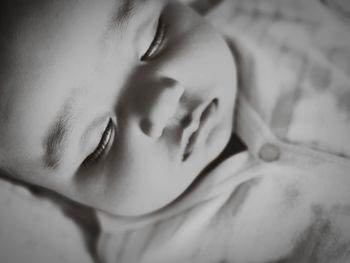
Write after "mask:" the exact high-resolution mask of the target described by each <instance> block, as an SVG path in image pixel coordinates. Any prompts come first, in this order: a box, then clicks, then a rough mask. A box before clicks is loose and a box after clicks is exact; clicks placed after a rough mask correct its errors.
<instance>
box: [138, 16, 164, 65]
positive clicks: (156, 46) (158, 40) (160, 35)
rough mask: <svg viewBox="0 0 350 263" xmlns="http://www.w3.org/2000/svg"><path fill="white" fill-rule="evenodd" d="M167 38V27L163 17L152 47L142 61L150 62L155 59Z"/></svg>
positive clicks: (159, 21)
mask: <svg viewBox="0 0 350 263" xmlns="http://www.w3.org/2000/svg"><path fill="white" fill-rule="evenodd" d="M165 36H166V26H165V23H164V20H163V18H162V17H160V18H159V20H158V25H157V31H156V34H155V36H154V38H153V41H152V43H151V45H150V46H149V48H148V50H147V51H146V53H145V54H144V55H143V56H142V57H141V61H149V60H151V59H152V58H154V57H155V56H156V55H157V54H158V52H159V50H160V48H161V47H162V45H163V43H164V39H165Z"/></svg>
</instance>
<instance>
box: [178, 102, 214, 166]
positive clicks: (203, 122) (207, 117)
mask: <svg viewBox="0 0 350 263" xmlns="http://www.w3.org/2000/svg"><path fill="white" fill-rule="evenodd" d="M217 108H218V101H217V99H214V100H212V102H211V103H210V104H209V105H208V106H207V107H206V108H205V110H204V111H203V113H202V115H201V117H200V124H199V127H198V129H197V130H196V131H195V132H194V133H192V135H191V136H190V138H189V140H188V143H187V145H186V148H185V151H184V154H183V157H182V161H183V162H185V161H186V160H187V159H188V158H189V157H190V156H191V154H192V152H193V150H194V148H196V147H197V146H198V144H200V142H203V141H205V140H203V138H202V137H203V136H202V135H204V134H202V133H203V132H204V131H207V134H208V129H207V128H208V127H207V126H208V125H210V123H211V120H212V119H213V117H214V115H215V113H216V112H217Z"/></svg>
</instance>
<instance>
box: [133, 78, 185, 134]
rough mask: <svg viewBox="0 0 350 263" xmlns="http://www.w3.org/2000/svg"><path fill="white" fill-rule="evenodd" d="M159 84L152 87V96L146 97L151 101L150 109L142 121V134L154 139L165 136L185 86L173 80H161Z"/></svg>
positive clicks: (149, 102) (144, 114) (143, 115)
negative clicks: (164, 132)
mask: <svg viewBox="0 0 350 263" xmlns="http://www.w3.org/2000/svg"><path fill="white" fill-rule="evenodd" d="M157 82H158V84H156V85H154V87H151V89H152V91H151V92H150V93H151V94H152V95H151V96H149V97H145V99H146V98H147V99H148V100H149V101H148V102H147V104H148V108H147V110H146V111H145V112H144V113H143V114H142V118H141V121H140V128H141V130H142V132H143V133H144V134H146V135H147V136H149V137H152V138H159V137H160V136H161V135H162V134H163V131H164V129H165V127H166V126H167V125H168V123H169V121H170V119H171V118H172V117H173V116H174V115H175V113H176V110H177V109H178V106H179V102H180V98H181V97H182V95H183V93H184V88H183V86H182V85H181V84H180V83H179V82H178V81H176V80H174V79H172V78H161V79H160V80H159V81H157Z"/></svg>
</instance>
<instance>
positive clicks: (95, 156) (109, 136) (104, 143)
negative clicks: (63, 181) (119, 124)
mask: <svg viewBox="0 0 350 263" xmlns="http://www.w3.org/2000/svg"><path fill="white" fill-rule="evenodd" d="M114 133H115V126H114V123H113V121H112V119H110V120H109V122H108V124H107V127H106V129H105V130H104V132H103V134H102V137H101V140H100V142H99V144H98V145H97V147H96V149H95V150H94V151H93V152H92V153H91V154H90V155H89V156H88V157H86V158H85V160H84V161H83V164H82V165H83V166H88V165H92V164H94V163H96V162H98V161H99V160H100V159H101V158H102V157H103V156H104V155H105V154H106V152H107V151H108V149H109V148H110V145H111V144H112V141H113V137H114Z"/></svg>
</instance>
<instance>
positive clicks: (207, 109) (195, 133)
mask: <svg viewBox="0 0 350 263" xmlns="http://www.w3.org/2000/svg"><path fill="white" fill-rule="evenodd" d="M217 104H218V101H217V99H213V100H212V101H210V103H208V104H206V105H202V106H200V107H199V108H198V109H197V110H195V112H194V113H193V114H192V115H191V116H190V117H189V120H187V122H188V123H189V124H188V126H187V127H186V128H185V129H184V132H183V145H184V150H183V154H182V161H186V160H187V159H188V157H189V156H190V155H191V153H192V151H193V149H194V147H195V145H196V142H197V139H198V137H199V134H200V132H201V130H202V128H203V126H204V125H205V123H206V122H207V121H208V119H209V117H210V115H211V114H210V113H211V111H212V110H213V109H216V108H217Z"/></svg>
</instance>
